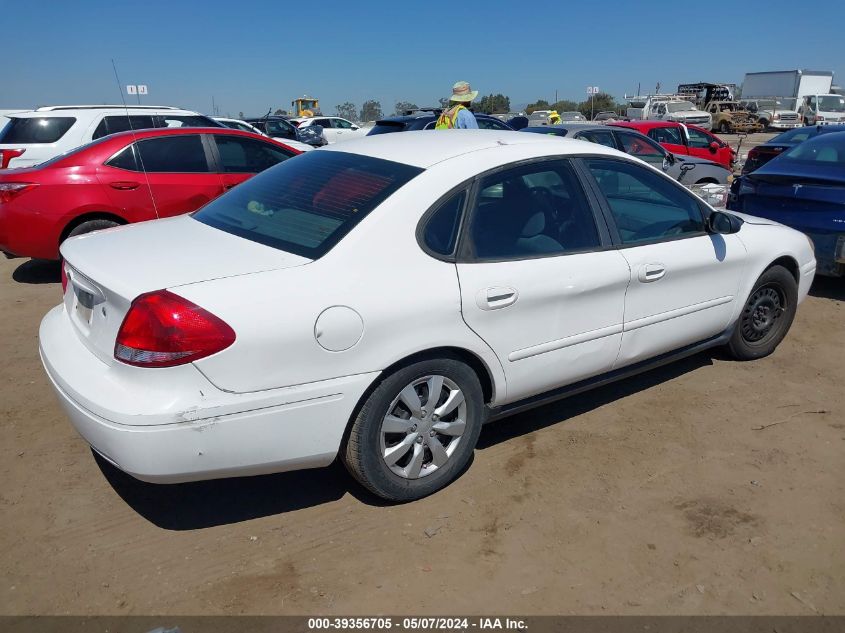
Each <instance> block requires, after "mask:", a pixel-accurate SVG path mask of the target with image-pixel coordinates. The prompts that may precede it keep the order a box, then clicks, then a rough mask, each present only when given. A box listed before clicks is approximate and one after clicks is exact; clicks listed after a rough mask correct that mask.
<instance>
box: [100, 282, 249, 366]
mask: <svg viewBox="0 0 845 633" xmlns="http://www.w3.org/2000/svg"><path fill="white" fill-rule="evenodd" d="M234 342H235V331H234V330H233V329H232V328H231V327H229V326H228V325H227V324H226V323H224V322H223V321H221V320H220V319H219V318H217V317H216V316H214V315H213V314H211V313H210V312H208V311H207V310H204V309H202V308H201V307H199V306H198V305H195V304H193V303H191V302H190V301H188V300H187V299H184V298H182V297H180V296H179V295H175V294H173V293H172V292H168V291H167V290H157V291H156V292H150V293H147V294H143V295H141V296H140V297H138V298H137V299H135V301H133V302H132V305H131V306H130V308H129V312H127V313H126V317H124V319H123V323H122V324H121V326H120V330H119V331H118V333H117V340H116V341H115V344H114V357H115V358H116V359H117V360H119V361H121V362H123V363H126V364H128V365H135V366H137V367H173V366H174V365H184V364H185V363H191V362H193V361H195V360H198V359H200V358H205V357H206V356H211V355H212V354H216V353H217V352H220V351H222V350H224V349H226V348H227V347H229V346H230V345H231V344H232V343H234Z"/></svg>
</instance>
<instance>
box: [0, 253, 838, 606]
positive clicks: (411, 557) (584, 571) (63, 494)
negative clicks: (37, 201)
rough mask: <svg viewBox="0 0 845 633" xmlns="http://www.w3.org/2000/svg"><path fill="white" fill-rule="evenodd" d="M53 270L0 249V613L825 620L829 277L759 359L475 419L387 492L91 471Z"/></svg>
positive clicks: (689, 363)
mask: <svg viewBox="0 0 845 633" xmlns="http://www.w3.org/2000/svg"><path fill="white" fill-rule="evenodd" d="M56 281H57V268H56V266H55V265H50V264H44V263H39V262H28V261H26V260H20V259H18V260H13V261H6V260H0V315H2V319H0V357H2V358H3V361H4V362H3V363H2V365H0V446H2V449H3V450H2V458H1V459H0V481H2V486H1V487H0V512H1V513H2V514H0V517H1V518H0V525H2V531H0V614H6V615H9V614H15V615H21V614H79V615H86V614H111V615H116V614H150V613H154V614H162V615H164V614H182V615H188V614H222V613H227V614H234V613H250V614H340V613H342V614H367V615H374V614H379V613H387V614H402V613H416V614H426V615H435V614H437V615H453V614H483V615H489V614H499V613H511V614H513V613H522V614H572V613H577V614H649V615H657V614H669V613H671V614H812V613H823V614H845V557H843V551H845V459H843V455H845V415H843V411H845V389H843V382H844V381H845V365H843V353H842V350H843V343H845V318H844V317H845V308H843V300H845V283H843V281H841V280H829V279H820V280H817V283H816V285H815V286H814V287H813V291H812V296H811V297H809V298H808V300H807V301H806V303H804V304H803V305H802V306H801V308H800V309H799V311H798V317H797V319H796V321H795V324H794V326H793V328H792V331H791V332H790V334H789V336H788V337H787V339H786V341H785V342H784V344H783V345H781V347H780V348H779V349H778V351H777V352H776V353H775V354H774V355H773V356H771V357H769V358H766V359H764V360H761V361H757V362H752V363H736V362H731V361H728V360H724V359H722V358H721V357H720V356H719V355H718V354H702V355H698V356H695V357H693V358H691V359H688V360H686V361H683V362H680V363H677V364H674V365H671V366H668V367H665V368H663V369H660V370H657V371H654V372H651V373H648V374H645V375H643V376H640V377H638V378H635V379H632V380H628V381H626V382H622V383H617V384H616V385H612V386H610V387H606V388H603V389H600V390H598V391H594V392H592V393H589V394H586V395H582V396H579V397H576V398H573V399H570V400H568V401H563V402H561V403H558V404H555V405H553V406H547V407H545V408H542V409H538V410H535V411H533V412H530V413H527V414H523V415H520V416H517V417H513V418H510V419H507V420H503V421H500V422H497V423H494V424H492V425H489V426H487V427H486V428H485V430H484V431H483V432H482V436H481V441H480V445H479V447H478V450H477V451H476V454H475V458H474V461H473V463H472V465H471V467H470V468H469V469H468V471H467V472H466V473H465V474H464V475H463V476H462V477H461V478H460V479H458V480H457V481H456V482H455V483H454V484H452V485H451V486H450V487H448V488H447V489H446V490H444V491H442V492H440V493H438V494H435V495H434V496H432V497H430V498H428V499H424V500H422V501H419V502H416V503H411V504H407V505H401V506H388V505H383V504H381V503H379V502H378V501H377V500H375V499H374V498H373V497H371V496H369V495H367V494H366V493H364V492H363V491H362V490H361V489H360V488H359V487H357V486H356V485H355V484H353V483H352V481H351V479H350V478H349V477H348V476H347V475H346V474H345V472H344V471H343V470H342V468H340V467H337V466H334V467H330V468H327V469H323V470H314V471H303V472H297V473H288V474H281V475H273V476H265V477H255V478H248V479H238V480H228V481H217V482H210V483H198V484H186V485H179V486H154V485H150V484H143V483H140V482H138V481H135V480H133V479H132V478H130V477H128V476H127V475H124V474H122V473H120V472H118V471H116V470H115V469H113V468H111V467H110V466H108V465H106V464H103V463H98V462H97V461H96V460H95V459H94V457H93V456H92V454H91V451H90V450H89V448H88V447H87V446H86V445H85V443H84V442H83V441H82V440H81V439H80V438H79V437H78V436H77V435H76V433H75V432H74V431H73V429H72V428H71V426H70V424H69V423H68V421H67V420H66V419H65V416H64V415H63V414H62V412H61V411H60V409H59V407H58V405H57V403H56V401H55V400H54V397H53V395H52V393H51V391H50V389H49V387H48V384H47V379H46V377H45V375H44V373H43V370H42V368H41V363H40V361H39V358H38V351H37V330H38V323H39V320H40V319H41V317H42V315H43V314H44V313H45V312H46V311H47V310H48V308H50V307H51V306H53V305H54V304H57V303H58V302H59V300H60V298H59V295H60V292H61V289H60V286H59V285H58V283H56ZM762 425H771V426H767V427H766V428H765V429H763V430H758V429H759V428H760V427H761V426H762Z"/></svg>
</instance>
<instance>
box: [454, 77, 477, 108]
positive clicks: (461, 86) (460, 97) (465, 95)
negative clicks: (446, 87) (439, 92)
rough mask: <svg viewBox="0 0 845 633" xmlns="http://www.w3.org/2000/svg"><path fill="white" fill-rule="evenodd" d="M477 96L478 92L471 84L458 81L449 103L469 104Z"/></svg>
mask: <svg viewBox="0 0 845 633" xmlns="http://www.w3.org/2000/svg"><path fill="white" fill-rule="evenodd" d="M477 96H478V90H473V89H472V88H471V87H470V85H469V82H466V81H458V82H455V85H454V86H452V96H451V97H449V101H459V102H462V103H467V102H469V101H472V100H473V99H475V98H476V97H477Z"/></svg>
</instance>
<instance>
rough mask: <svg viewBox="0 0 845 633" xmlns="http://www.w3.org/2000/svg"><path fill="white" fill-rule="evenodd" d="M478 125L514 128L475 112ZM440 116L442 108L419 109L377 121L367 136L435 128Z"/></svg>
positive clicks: (506, 128)
mask: <svg viewBox="0 0 845 633" xmlns="http://www.w3.org/2000/svg"><path fill="white" fill-rule="evenodd" d="M473 115H474V116H475V120H476V122H477V123H478V127H479V128H480V129H482V130H511V129H512V128H511V127H510V126H509V125H508V124H507V123H505V122H504V121H500V120H499V119H497V118H496V117H494V116H490V115H487V114H479V113H477V112H473ZM439 116H440V110H438V109H431V110H419V111H417V112H414V113H413V114H407V115H404V116H394V117H389V118H387V119H381V120H380V121H376V124H375V126H373V128H372V129H371V130H370V132H369V133H368V134H367V136H375V135H377V134H386V133H389V132H411V131H413V130H433V129H434V126H435V124H436V123H437V118H438V117H439Z"/></svg>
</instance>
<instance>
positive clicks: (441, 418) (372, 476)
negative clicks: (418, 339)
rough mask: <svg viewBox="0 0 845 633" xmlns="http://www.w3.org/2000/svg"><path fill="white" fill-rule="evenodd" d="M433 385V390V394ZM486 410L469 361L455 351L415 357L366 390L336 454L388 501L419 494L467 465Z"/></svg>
mask: <svg viewBox="0 0 845 633" xmlns="http://www.w3.org/2000/svg"><path fill="white" fill-rule="evenodd" d="M432 389H436V390H437V392H436V394H433V395H430V392H431V390H432ZM432 398H433V399H434V401H432ZM409 401H410V403H409V404H408V402H409ZM435 410H436V412H437V413H435ZM483 410H484V396H483V392H482V390H481V384H480V382H479V380H478V376H476V374H475V372H474V371H473V370H472V369H471V368H470V367H468V366H467V365H465V364H464V363H462V362H460V361H458V360H455V359H452V358H439V359H432V360H425V361H420V362H417V363H414V364H412V365H409V366H407V367H403V368H401V369H399V370H397V371H395V372H394V373H392V374H390V375H389V376H387V377H386V378H385V379H384V380H383V381H382V382H381V383H380V384H379V385H378V387H376V389H375V390H374V391H373V392H372V393H371V394H370V395H369V397H368V398H367V399H366V401H365V402H364V404H363V406H362V407H361V410H360V411H359V413H358V415H357V416H356V417H355V419H354V420H353V422H352V428H351V430H350V433H349V438H348V440H347V442H346V446H345V447H344V449H343V450H341V459H342V460H343V462H344V464H345V465H346V468H347V470H349V472H350V473H351V474H352V476H353V477H355V479H357V480H358V482H359V483H360V484H361V485H362V486H364V487H365V488H366V489H367V490H369V491H370V492H372V493H373V494H375V495H378V496H379V497H381V498H383V499H387V500H388V501H412V500H414V499H420V498H421V497H425V496H427V495H430V494H432V493H433V492H436V491H437V490H440V489H441V488H443V487H445V486H446V485H448V484H449V483H451V482H452V481H453V480H454V479H455V478H456V477H457V476H458V475H459V474H460V473H461V472H462V471H463V469H464V468H465V467H466V465H467V463H468V462H469V459H470V457H471V456H472V453H473V450H474V449H475V444H476V442H477V441H478V436H479V434H480V433H481V425H482V421H483Z"/></svg>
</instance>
